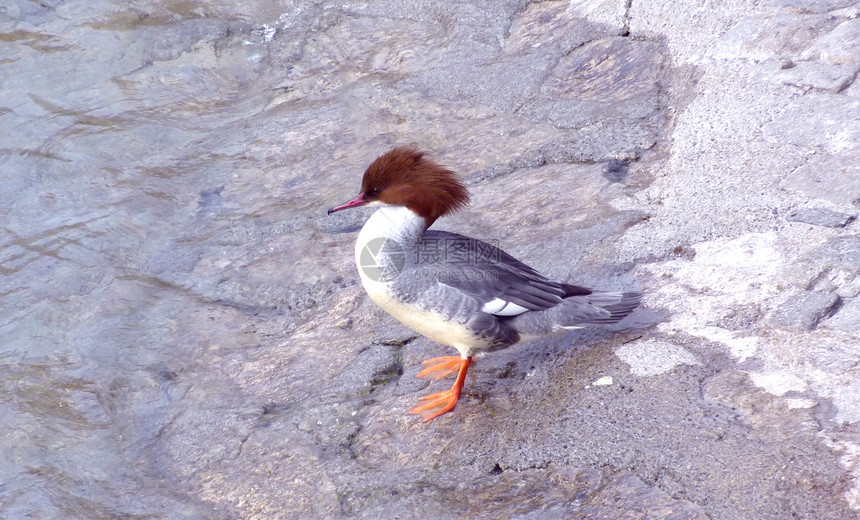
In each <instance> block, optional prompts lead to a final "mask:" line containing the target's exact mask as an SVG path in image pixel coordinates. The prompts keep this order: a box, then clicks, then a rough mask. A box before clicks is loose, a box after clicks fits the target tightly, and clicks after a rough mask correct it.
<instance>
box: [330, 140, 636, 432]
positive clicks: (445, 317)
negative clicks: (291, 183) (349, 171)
mask: <svg viewBox="0 0 860 520" xmlns="http://www.w3.org/2000/svg"><path fill="white" fill-rule="evenodd" d="M468 202H469V192H468V191H467V189H466V187H465V186H464V185H463V184H462V183H460V181H459V180H458V179H457V177H456V176H455V175H454V173H453V172H452V171H450V170H448V169H446V168H444V167H442V166H440V165H438V164H436V163H435V162H433V161H431V160H430V159H428V158H427V157H425V154H424V153H423V152H421V151H418V150H416V149H414V148H411V147H398V148H394V149H393V150H391V151H390V152H388V153H386V154H384V155H382V156H380V157H378V158H377V159H376V160H375V161H373V163H372V164H371V165H370V167H368V168H367V171H365V172H364V178H363V179H362V182H361V192H360V193H359V194H358V196H357V197H355V198H354V199H352V200H350V201H349V202H347V203H345V204H342V205H340V206H336V207H334V208H332V209H330V210H329V211H328V213H329V214H332V213H334V212H335V211H341V210H344V209H349V208H357V207H359V206H365V205H373V206H380V209H379V210H377V211H376V212H375V213H374V214H373V215H372V216H371V217H370V218H369V219H368V220H367V223H365V225H364V227H363V228H362V229H361V232H360V233H359V234H358V240H357V241H356V243H355V263H356V266H357V267H358V274H359V276H360V277H361V283H362V285H364V289H365V290H366V291H367V294H368V295H369V296H370V298H371V299H372V300H373V301H374V302H376V304H377V305H379V306H380V307H382V308H383V309H385V311H386V312H388V313H389V314H391V315H392V316H394V317H395V318H396V319H397V320H399V321H400V322H402V323H403V324H404V325H406V326H407V327H409V328H411V329H413V330H415V331H416V332H418V333H420V334H422V335H424V336H427V337H428V338H430V339H432V340H433V341H436V342H439V343H442V344H443V345H448V346H450V347H454V348H455V349H457V350H458V351H459V352H460V356H443V357H438V358H433V359H430V360H428V361H425V362H424V363H423V364H422V365H423V367H424V369H423V370H421V371H420V372H419V373H418V375H417V377H419V378H426V379H435V380H437V381H438V380H440V379H442V378H443V377H445V376H447V375H449V374H452V373H454V372H458V374H457V380H456V381H455V382H454V386H452V387H451V389H450V390H447V391H444V392H439V393H436V394H432V395H428V396H426V397H422V398H421V399H420V401H421V402H419V404H418V405H417V406H415V407H414V408H412V409H411V410H409V413H410V414H418V415H420V416H421V419H422V420H423V421H425V422H426V421H429V420H430V419H433V418H434V417H438V416H439V415H442V414H444V413H446V412H449V411H450V410H452V409H453V408H454V405H456V404H457V399H458V398H459V397H460V392H461V391H462V389H463V383H464V382H465V380H466V371H467V370H468V369H469V365H471V364H472V362H473V359H474V357H475V356H476V355H477V354H479V353H483V352H490V351H494V350H499V349H503V348H506V347H509V346H511V345H514V344H516V343H520V342H524V341H531V340H534V339H537V338H540V337H542V336H546V335H549V334H552V333H556V332H562V331H565V330H572V329H577V328H581V327H582V326H583V325H587V324H607V323H615V322H617V321H619V320H620V319H622V318H623V317H625V316H627V315H628V314H630V313H631V312H632V311H633V309H635V308H636V307H638V306H639V301H640V300H641V298H642V294H641V293H638V292H598V291H592V290H591V289H586V288H585V287H579V286H576V285H570V284H566V283H561V282H555V281H552V280H549V279H547V278H545V277H543V276H541V275H540V274H538V273H537V272H536V271H535V270H534V269H532V268H531V267H529V266H527V265H525V264H524V263H522V262H520V261H519V260H517V259H516V258H514V257H512V256H511V255H509V254H507V253H505V252H504V251H502V250H501V249H499V248H497V247H495V246H493V245H490V244H488V243H486V242H482V241H480V240H476V239H474V238H469V237H466V236H463V235H458V234H456V233H449V232H447V231H435V230H432V231H431V230H428V228H429V227H430V226H432V225H433V223H434V222H435V221H436V219H438V218H439V217H441V216H443V215H446V214H448V213H451V212H452V211H454V210H457V209H459V208H461V207H463V206H465V205H466V204H467V203H468Z"/></svg>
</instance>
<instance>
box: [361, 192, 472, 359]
mask: <svg viewBox="0 0 860 520" xmlns="http://www.w3.org/2000/svg"><path fill="white" fill-rule="evenodd" d="M423 232H424V219H423V218H421V217H419V216H418V215H416V214H415V213H413V212H412V211H411V210H409V209H407V208H404V207H400V206H385V207H383V208H381V209H379V210H378V211H377V212H376V213H374V214H373V215H372V216H371V217H370V219H368V221H367V223H366V224H365V225H364V227H362V229H361V232H360V233H359V234H358V239H357V240H356V243H355V264H356V267H357V268H358V274H359V276H360V277H361V283H362V285H363V286H364V290H365V291H367V294H368V295H369V296H370V299H372V300H373V301H374V302H375V303H376V304H377V305H379V306H380V307H382V308H383V309H384V310H385V311H386V312H387V313H388V314H390V315H392V316H393V317H394V318H395V319H397V321H399V322H401V323H403V324H404V325H406V326H407V327H409V328H410V329H412V330H414V331H415V332H417V333H419V334H421V335H423V336H426V337H428V338H430V339H432V340H433V341H436V342H438V343H441V344H443V345H448V346H451V347H454V348H456V349H457V350H459V351H460V353H461V354H462V355H471V354H472V349H473V348H474V347H479V346H481V345H483V342H481V341H480V340H479V339H478V338H477V337H476V336H475V335H474V334H473V333H472V332H471V331H469V330H468V329H466V327H464V326H463V325H462V324H458V323H456V322H452V321H449V320H447V319H445V318H444V317H443V316H442V315H441V314H439V313H436V312H433V311H428V310H425V309H424V308H419V307H416V306H413V305H407V304H405V303H403V302H402V301H400V300H398V299H397V298H395V297H394V296H393V295H392V294H391V291H390V284H389V283H387V282H385V281H384V280H385V277H384V276H380V275H381V273H382V272H383V271H385V270H386V269H392V268H394V269H396V267H397V266H396V265H395V266H393V267H392V265H391V263H392V262H395V260H396V259H392V258H390V257H385V256H380V255H379V254H378V253H379V245H380V244H381V242H382V240H381V239H388V240H394V241H396V242H397V243H398V244H402V245H403V253H404V254H407V255H408V254H410V251H411V250H410V246H409V245H408V244H410V243H414V240H415V238H417V236H419V235H420V234H421V233H423ZM401 266H402V264H401ZM400 276H409V273H400ZM380 278H382V279H380ZM424 307H425V308H426V307H428V306H424Z"/></svg>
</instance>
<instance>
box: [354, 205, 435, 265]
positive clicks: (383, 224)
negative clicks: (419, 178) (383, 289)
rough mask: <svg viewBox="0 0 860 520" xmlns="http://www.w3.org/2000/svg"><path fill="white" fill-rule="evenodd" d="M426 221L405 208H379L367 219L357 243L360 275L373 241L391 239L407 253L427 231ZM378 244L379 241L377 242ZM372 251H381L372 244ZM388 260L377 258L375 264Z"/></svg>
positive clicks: (357, 263)
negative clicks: (363, 256)
mask: <svg viewBox="0 0 860 520" xmlns="http://www.w3.org/2000/svg"><path fill="white" fill-rule="evenodd" d="M426 225H427V224H426V221H425V220H424V217H420V216H418V215H417V214H416V213H414V212H413V211H412V210H410V209H408V208H406V207H404V206H383V207H381V208H379V210H377V211H376V213H374V214H373V215H371V216H370V218H369V219H367V222H366V223H365V224H364V227H362V228H361V232H360V233H359V234H358V239H357V240H356V241H355V263H356V265H357V266H358V270H359V273H362V280H364V274H365V273H363V271H362V263H367V262H366V261H367V258H364V260H365V261H364V262H362V256H361V253H362V251H363V250H364V249H365V248H367V247H368V244H369V243H370V242H371V241H374V240H376V239H380V238H382V239H389V240H393V241H395V242H397V244H399V246H400V248H401V250H403V251H407V250H409V248H410V247H411V246H412V245H413V244H415V242H416V241H417V240H418V237H420V236H421V233H423V232H424V231H425V229H426ZM377 242H378V240H377ZM370 249H371V250H373V251H374V254H376V251H378V250H379V244H378V243H377V244H375V245H374V244H371V245H370ZM366 254H367V252H366V251H365V256H366ZM386 261H387V259H386V258H385V257H384V256H383V257H380V258H377V259H376V260H375V262H377V263H380V262H381V263H384V262H386Z"/></svg>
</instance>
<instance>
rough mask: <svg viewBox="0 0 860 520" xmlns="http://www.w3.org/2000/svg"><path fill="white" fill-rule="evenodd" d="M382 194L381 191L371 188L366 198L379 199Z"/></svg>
mask: <svg viewBox="0 0 860 520" xmlns="http://www.w3.org/2000/svg"><path fill="white" fill-rule="evenodd" d="M380 193H382V190H381V189H379V188H370V189H369V190H367V193H365V196H366V197H378V196H379V194H380Z"/></svg>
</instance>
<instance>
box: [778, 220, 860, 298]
mask: <svg viewBox="0 0 860 520" xmlns="http://www.w3.org/2000/svg"><path fill="white" fill-rule="evenodd" d="M785 273H786V277H787V278H788V280H789V281H790V282H791V283H793V284H795V285H797V286H798V287H800V288H801V289H807V290H815V291H819V292H835V293H836V294H838V295H839V296H841V297H843V298H852V297H854V296H857V295H858V294H860V277H858V276H860V235H847V236H843V237H837V238H834V239H831V240H829V241H828V242H826V243H825V244H824V245H822V246H819V247H817V248H815V249H813V250H811V251H810V252H809V253H807V254H806V255H804V256H803V257H801V258H800V259H798V260H797V261H795V262H792V263H791V264H789V265H787V266H786V267H785Z"/></svg>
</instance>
